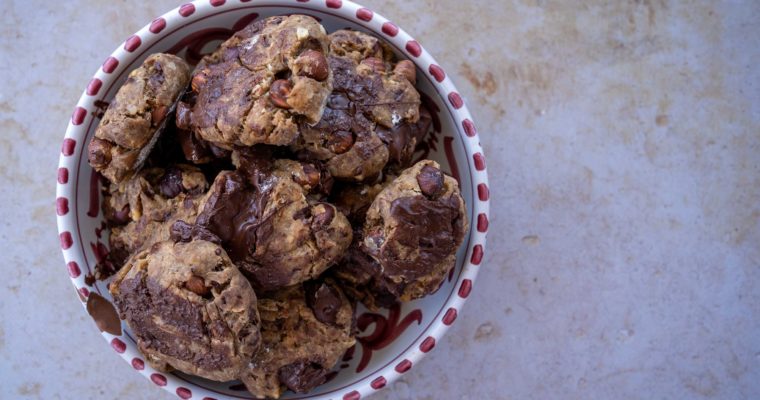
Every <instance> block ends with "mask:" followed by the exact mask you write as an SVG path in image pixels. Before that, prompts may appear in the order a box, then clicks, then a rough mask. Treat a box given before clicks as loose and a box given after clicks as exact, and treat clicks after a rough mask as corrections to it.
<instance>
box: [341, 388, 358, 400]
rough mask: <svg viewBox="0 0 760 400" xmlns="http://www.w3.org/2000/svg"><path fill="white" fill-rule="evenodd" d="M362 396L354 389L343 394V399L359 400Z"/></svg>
mask: <svg viewBox="0 0 760 400" xmlns="http://www.w3.org/2000/svg"><path fill="white" fill-rule="evenodd" d="M361 397H362V396H361V395H360V394H359V392H357V391H356V390H354V391H353V392H348V393H346V394H344V395H343V400H359V399H360V398H361Z"/></svg>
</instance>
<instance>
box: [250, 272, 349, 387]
mask: <svg viewBox="0 0 760 400" xmlns="http://www.w3.org/2000/svg"><path fill="white" fill-rule="evenodd" d="M259 312H260V313H261V337H262V343H261V349H260V350H259V351H258V352H257V353H256V355H255V356H254V357H253V358H252V359H251V362H250V363H249V364H248V368H247V369H246V370H245V371H244V372H243V374H242V376H241V377H240V379H241V380H242V381H243V383H244V384H245V386H246V388H248V390H249V391H250V392H251V394H253V395H254V396H255V397H257V398H278V397H280V395H281V394H282V392H283V391H284V390H285V388H287V389H290V390H292V391H293V392H296V393H305V392H308V391H309V390H311V389H313V388H314V387H316V386H318V385H320V384H322V383H324V382H325V380H326V379H327V373H328V372H329V371H330V369H331V368H332V367H333V366H334V365H335V364H336V363H337V362H338V360H339V359H340V357H341V356H342V355H343V353H344V352H345V351H346V350H347V349H348V348H350V347H351V346H353V345H354V343H355V339H354V337H353V334H352V329H353V313H354V309H353V306H352V304H351V303H350V302H349V300H348V299H347V298H346V296H345V295H344V294H343V292H342V291H341V289H340V288H339V287H338V286H337V285H335V283H334V282H332V281H331V280H324V281H309V282H306V283H304V285H297V286H294V287H291V288H288V289H285V290H282V291H278V292H276V293H273V294H270V295H263V296H262V298H261V299H260V300H259Z"/></svg>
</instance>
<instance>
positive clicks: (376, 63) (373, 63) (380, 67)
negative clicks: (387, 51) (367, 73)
mask: <svg viewBox="0 0 760 400" xmlns="http://www.w3.org/2000/svg"><path fill="white" fill-rule="evenodd" d="M362 64H364V65H366V66H368V67H369V68H370V69H371V70H372V71H375V73H378V74H382V73H384V72H385V62H384V61H383V60H381V59H379V58H377V57H367V58H365V59H363V60H362Z"/></svg>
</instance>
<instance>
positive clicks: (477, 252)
mask: <svg viewBox="0 0 760 400" xmlns="http://www.w3.org/2000/svg"><path fill="white" fill-rule="evenodd" d="M481 261H483V246H481V245H479V244H476V245H475V247H473V248H472V256H471V257H470V263H472V264H473V265H480V262H481Z"/></svg>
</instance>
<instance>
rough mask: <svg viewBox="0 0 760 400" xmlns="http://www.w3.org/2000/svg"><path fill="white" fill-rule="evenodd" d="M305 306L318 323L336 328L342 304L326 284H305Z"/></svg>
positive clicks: (336, 294) (337, 295)
mask: <svg viewBox="0 0 760 400" xmlns="http://www.w3.org/2000/svg"><path fill="white" fill-rule="evenodd" d="M303 286H304V290H305V291H306V304H307V305H308V306H309V308H311V310H312V311H313V312H314V316H315V317H316V318H317V320H319V321H320V322H323V323H325V324H329V325H333V326H336V323H337V315H338V311H339V310H340V307H341V305H342V304H343V302H342V301H341V298H340V295H339V294H338V292H337V291H336V290H335V289H333V288H332V287H331V286H329V285H327V284H326V283H319V282H313V281H312V282H306V283H304V285H303Z"/></svg>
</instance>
